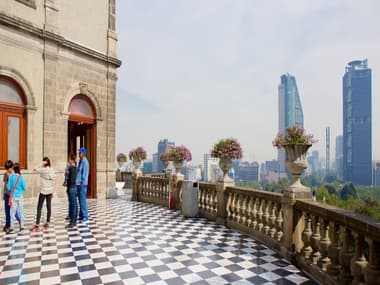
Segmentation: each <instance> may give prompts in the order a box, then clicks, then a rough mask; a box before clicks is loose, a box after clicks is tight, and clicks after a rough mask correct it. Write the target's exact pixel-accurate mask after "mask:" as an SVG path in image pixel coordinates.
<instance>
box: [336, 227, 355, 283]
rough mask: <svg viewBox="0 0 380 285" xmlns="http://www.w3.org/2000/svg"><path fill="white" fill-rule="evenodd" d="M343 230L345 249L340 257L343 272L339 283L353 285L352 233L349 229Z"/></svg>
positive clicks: (344, 228)
mask: <svg viewBox="0 0 380 285" xmlns="http://www.w3.org/2000/svg"><path fill="white" fill-rule="evenodd" d="M342 228H343V235H344V236H343V247H342V250H341V251H340V255H339V263H340V264H341V266H342V270H341V272H340V275H339V279H338V280H339V282H340V283H342V284H351V283H352V279H353V276H352V274H351V259H352V257H353V250H352V244H353V240H352V235H351V231H350V230H349V229H348V228H347V227H342Z"/></svg>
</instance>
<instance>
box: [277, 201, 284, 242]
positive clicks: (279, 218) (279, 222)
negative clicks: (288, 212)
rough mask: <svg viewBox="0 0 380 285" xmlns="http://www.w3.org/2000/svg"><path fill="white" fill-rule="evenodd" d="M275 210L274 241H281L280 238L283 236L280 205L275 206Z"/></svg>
mask: <svg viewBox="0 0 380 285" xmlns="http://www.w3.org/2000/svg"><path fill="white" fill-rule="evenodd" d="M276 208H277V211H276V212H277V215H276V240H277V241H281V238H282V236H283V234H284V233H283V231H282V222H283V218H282V206H281V204H276Z"/></svg>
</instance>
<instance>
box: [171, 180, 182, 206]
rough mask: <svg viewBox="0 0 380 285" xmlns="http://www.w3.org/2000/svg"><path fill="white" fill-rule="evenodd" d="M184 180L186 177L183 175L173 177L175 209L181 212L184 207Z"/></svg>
mask: <svg viewBox="0 0 380 285" xmlns="http://www.w3.org/2000/svg"><path fill="white" fill-rule="evenodd" d="M183 180H184V176H183V175H182V174H180V175H177V174H175V175H173V181H172V182H171V183H172V191H173V193H172V195H173V197H174V209H176V210H180V209H181V207H182V199H181V195H182V182H183Z"/></svg>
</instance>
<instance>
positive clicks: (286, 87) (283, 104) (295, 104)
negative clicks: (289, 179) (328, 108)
mask: <svg viewBox="0 0 380 285" xmlns="http://www.w3.org/2000/svg"><path fill="white" fill-rule="evenodd" d="M278 108H279V110H278V113H279V116H278V126H279V127H278V130H279V132H280V133H282V134H285V133H286V129H287V128H288V127H291V126H299V127H302V128H303V112H302V105H301V100H300V97H299V94H298V88H297V83H296V78H295V77H294V76H293V75H290V74H284V75H282V76H281V83H280V85H279V86H278ZM278 161H279V162H280V171H285V151H284V150H283V149H280V150H279V151H278Z"/></svg>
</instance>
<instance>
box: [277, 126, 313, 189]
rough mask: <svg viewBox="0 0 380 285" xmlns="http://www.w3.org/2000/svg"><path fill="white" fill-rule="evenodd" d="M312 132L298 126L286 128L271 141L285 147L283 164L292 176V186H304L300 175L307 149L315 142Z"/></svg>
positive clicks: (302, 170)
mask: <svg viewBox="0 0 380 285" xmlns="http://www.w3.org/2000/svg"><path fill="white" fill-rule="evenodd" d="M316 142H317V140H316V139H314V136H313V135H312V134H306V133H305V130H304V129H303V128H301V127H298V126H292V127H289V128H287V129H286V134H285V135H284V134H281V133H279V134H278V135H277V136H276V138H275V139H274V141H273V146H275V147H277V148H278V149H281V148H283V149H285V154H286V160H285V166H286V168H287V169H288V170H289V172H290V174H291V175H292V177H293V181H292V184H291V185H290V187H292V188H299V187H301V188H305V186H303V185H302V184H301V179H300V178H301V175H302V173H303V172H304V171H305V169H306V168H307V159H306V155H307V151H308V149H309V148H310V147H311V146H312V145H313V144H314V143H316Z"/></svg>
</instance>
